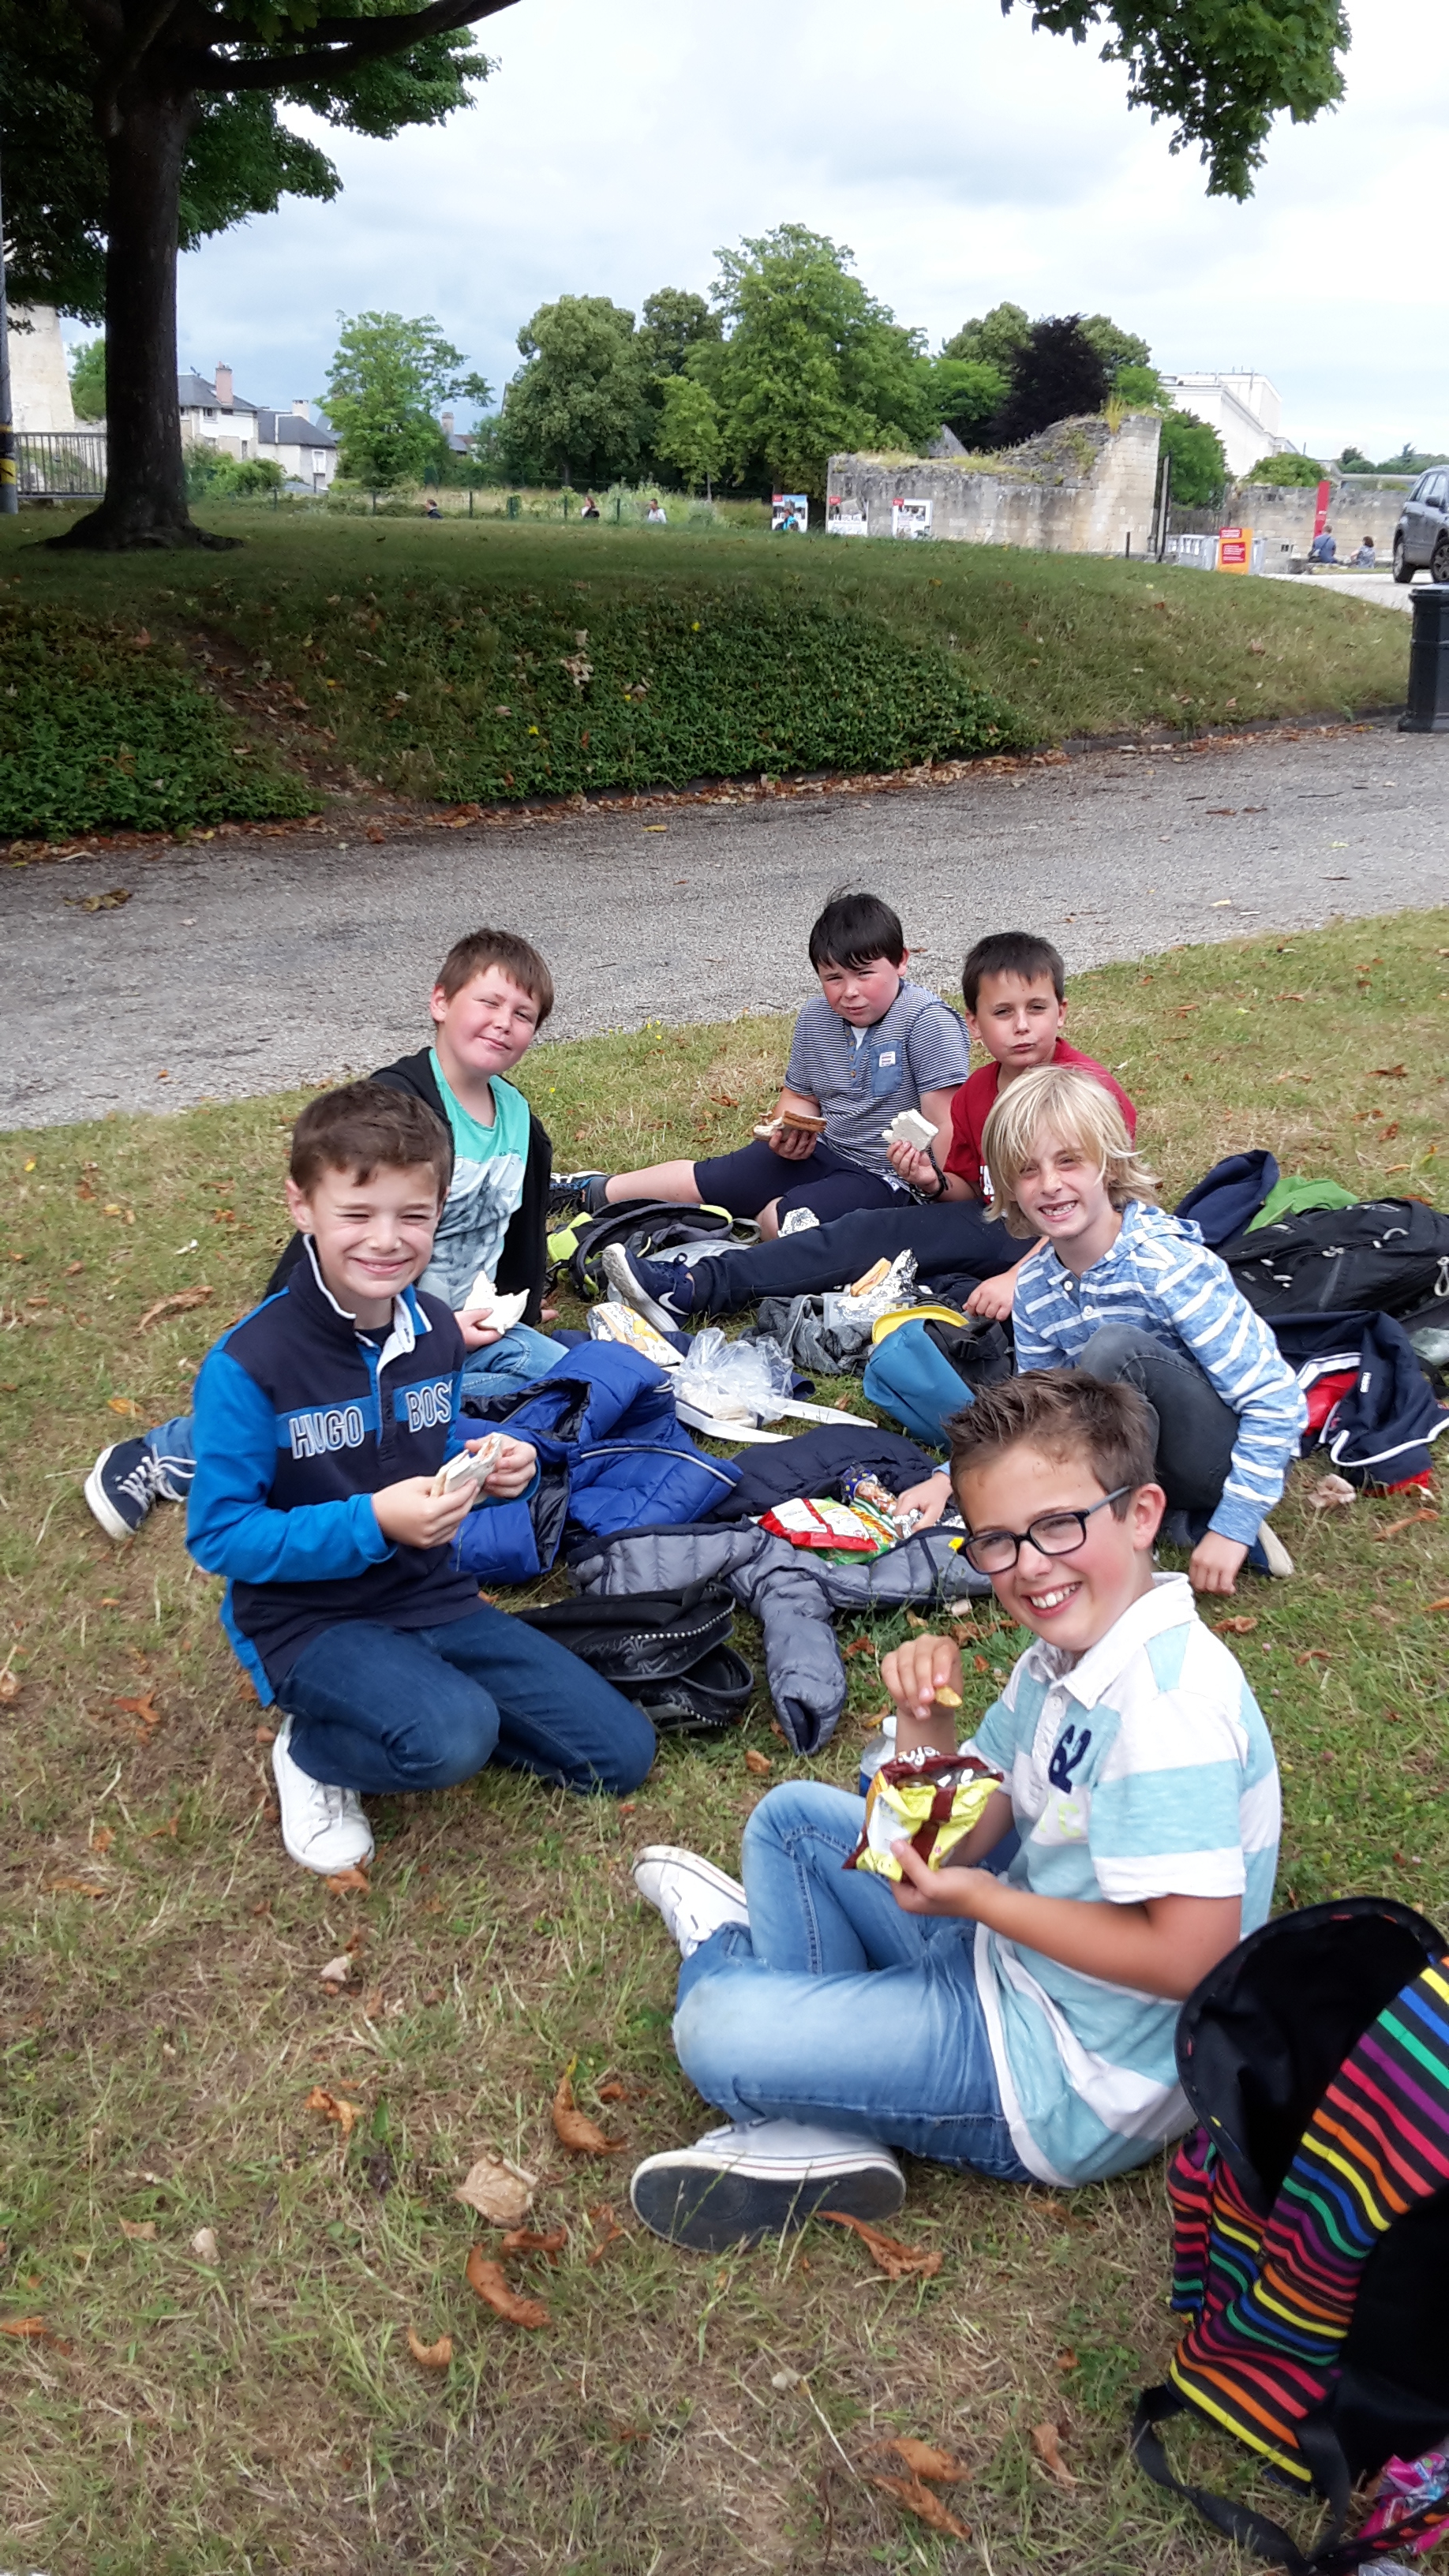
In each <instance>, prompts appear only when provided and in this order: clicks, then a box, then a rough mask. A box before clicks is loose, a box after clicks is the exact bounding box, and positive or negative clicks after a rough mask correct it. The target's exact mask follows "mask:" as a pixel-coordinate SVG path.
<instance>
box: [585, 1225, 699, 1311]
mask: <svg viewBox="0 0 1449 2576" xmlns="http://www.w3.org/2000/svg"><path fill="white" fill-rule="evenodd" d="M602 1262H603V1271H604V1277H605V1278H606V1279H607V1280H608V1283H609V1285H610V1287H611V1288H612V1289H614V1290H615V1291H616V1292H617V1294H618V1295H619V1296H620V1297H622V1298H623V1300H624V1303H625V1305H626V1306H632V1307H633V1309H634V1312H635V1314H636V1315H642V1316H643V1318H644V1321H645V1322H646V1324H653V1325H654V1326H655V1328H656V1330H658V1331H659V1332H661V1333H677V1332H678V1331H679V1329H680V1326H681V1325H682V1324H686V1323H687V1322H688V1321H689V1318H690V1316H691V1315H692V1314H693V1312H694V1281H693V1279H692V1278H691V1276H690V1273H689V1267H688V1264H687V1263H686V1262H683V1261H645V1260H644V1259H642V1257H641V1256H640V1254H638V1253H637V1252H636V1253H633V1254H630V1253H628V1252H626V1251H625V1249H624V1246H623V1245H622V1243H606V1244H605V1246H604V1250H603V1254H602Z"/></svg>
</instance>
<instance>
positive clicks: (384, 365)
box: [325, 313, 492, 492]
mask: <svg viewBox="0 0 1449 2576" xmlns="http://www.w3.org/2000/svg"><path fill="white" fill-rule="evenodd" d="M338 320H339V321H340V322H341V323H342V329H341V331H340V333H339V334H338V340H337V347H336V350H335V352H334V354H333V359H332V366H331V369H330V372H329V374H328V378H327V392H326V396H325V406H326V411H327V417H328V419H329V420H330V421H331V423H332V426H333V428H334V429H335V430H336V432H337V435H338V438H339V439H340V441H341V453H340V455H339V458H338V463H339V464H340V466H341V469H342V471H343V473H344V474H346V475H348V476H349V477H350V478H351V480H352V481H354V482H357V483H365V484H367V485H369V486H370V487H371V488H372V489H374V490H376V491H379V492H383V491H388V490H390V489H391V487H392V486H393V485H394V484H396V483H417V482H421V480H422V477H423V475H424V474H425V473H426V472H427V470H428V468H429V467H430V466H431V467H433V468H434V469H436V468H437V466H438V463H439V459H440V455H441V454H442V453H443V452H444V440H443V433H442V430H441V429H440V428H439V426H438V422H437V419H436V417H435V414H436V412H437V410H438V408H439V406H440V405H441V404H443V403H445V402H455V401H457V400H458V398H459V397H460V396H461V397H462V398H463V400H464V401H467V402H476V403H480V404H481V403H487V402H489V401H490V400H491V398H492V397H491V394H490V391H489V388H488V386H487V385H486V384H485V382H484V380H483V378H482V377H481V376H479V375H475V374H473V373H471V372H470V370H469V368H468V362H467V360H466V358H465V357H464V355H463V352H462V350H461V349H455V348H454V347H453V346H452V344H451V342H450V341H447V340H445V339H444V338H443V335H442V333H441V331H440V330H439V329H438V326H437V324H436V322H435V321H434V320H433V318H432V315H431V314H425V315H423V316H422V317H421V318H420V319H417V320H413V321H405V320H404V318H403V316H402V314H401V313H358V314H355V315H354V316H353V318H352V319H351V320H350V321H349V320H348V319H347V318H346V317H345V316H344V315H341V314H339V316H338Z"/></svg>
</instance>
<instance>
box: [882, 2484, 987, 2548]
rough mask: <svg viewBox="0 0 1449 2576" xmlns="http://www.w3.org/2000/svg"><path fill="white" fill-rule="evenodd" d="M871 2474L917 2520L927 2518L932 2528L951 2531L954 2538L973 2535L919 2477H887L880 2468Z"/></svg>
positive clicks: (962, 2538) (924, 2520) (926, 2521)
mask: <svg viewBox="0 0 1449 2576" xmlns="http://www.w3.org/2000/svg"><path fill="white" fill-rule="evenodd" d="M868 2474H869V2477H870V2482H871V2485H872V2486H873V2487H879V2488H880V2491H881V2493H882V2495H888V2496H894V2497H895V2500H896V2502H897V2504H903V2505H904V2506H905V2508H906V2511H907V2513H913V2514H914V2515H915V2517H916V2520H917V2521H918V2522H924V2523H925V2524H926V2525H927V2527H928V2529H929V2530H931V2531H944V2532H948V2533H949V2534H950V2536H951V2538H952V2539H953V2540H969V2539H970V2537H971V2533H970V2529H969V2527H968V2525H967V2524H966V2523H964V2522H958V2521H957V2519H956V2516H955V2515H954V2513H951V2512H949V2511H948V2510H947V2508H946V2506H945V2505H943V2504H942V2502H941V2499H940V2497H939V2496H938V2495H932V2493H931V2490H930V2488H929V2487H923V2486H922V2484H921V2481H920V2479H919V2478H888V2477H886V2476H885V2475H884V2473H883V2472H882V2471H881V2470H879V2469H872V2470H870V2471H869V2472H868Z"/></svg>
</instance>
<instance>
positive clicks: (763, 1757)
mask: <svg viewBox="0 0 1449 2576" xmlns="http://www.w3.org/2000/svg"><path fill="white" fill-rule="evenodd" d="M774 1767H775V1766H774V1764H773V1762H772V1761H771V1760H770V1757H769V1755H768V1753H757V1752H756V1751H755V1748H754V1746H753V1745H751V1747H750V1749H749V1751H748V1753H747V1754H746V1755H745V1769H746V1770H747V1771H753V1772H754V1774H755V1777H756V1778H757V1779H759V1780H764V1779H768V1777H769V1775H770V1773H771V1771H773V1769H774Z"/></svg>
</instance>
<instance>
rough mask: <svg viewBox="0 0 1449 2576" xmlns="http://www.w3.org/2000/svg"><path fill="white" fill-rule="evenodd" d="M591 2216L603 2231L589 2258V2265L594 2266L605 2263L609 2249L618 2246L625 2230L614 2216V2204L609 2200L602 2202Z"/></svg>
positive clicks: (593, 2210)
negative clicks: (604, 2259)
mask: <svg viewBox="0 0 1449 2576" xmlns="http://www.w3.org/2000/svg"><path fill="white" fill-rule="evenodd" d="M589 2216H590V2218H591V2219H592V2220H593V2222H594V2225H595V2226H596V2227H597V2228H599V2229H600V2230H601V2233H600V2236H599V2241H598V2243H597V2245H596V2246H595V2247H594V2250H593V2252H592V2253H591V2254H590V2256H589V2258H588V2259H589V2263H590V2265H591V2266H592V2265H593V2264H595V2263H600V2262H602V2261H603V2258H604V2256H605V2254H606V2253H607V2252H608V2250H609V2247H610V2246H611V2245H614V2244H617V2242H618V2240H619V2238H620V2237H621V2236H622V2235H623V2233H624V2230H623V2228H622V2227H621V2226H620V2225H619V2222H618V2220H617V2218H616V2217H615V2216H614V2210H613V2205H612V2203H611V2202H609V2201H607V2200H601V2201H600V2202H599V2204H598V2206H597V2208H595V2209H591V2210H590V2212H589Z"/></svg>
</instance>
